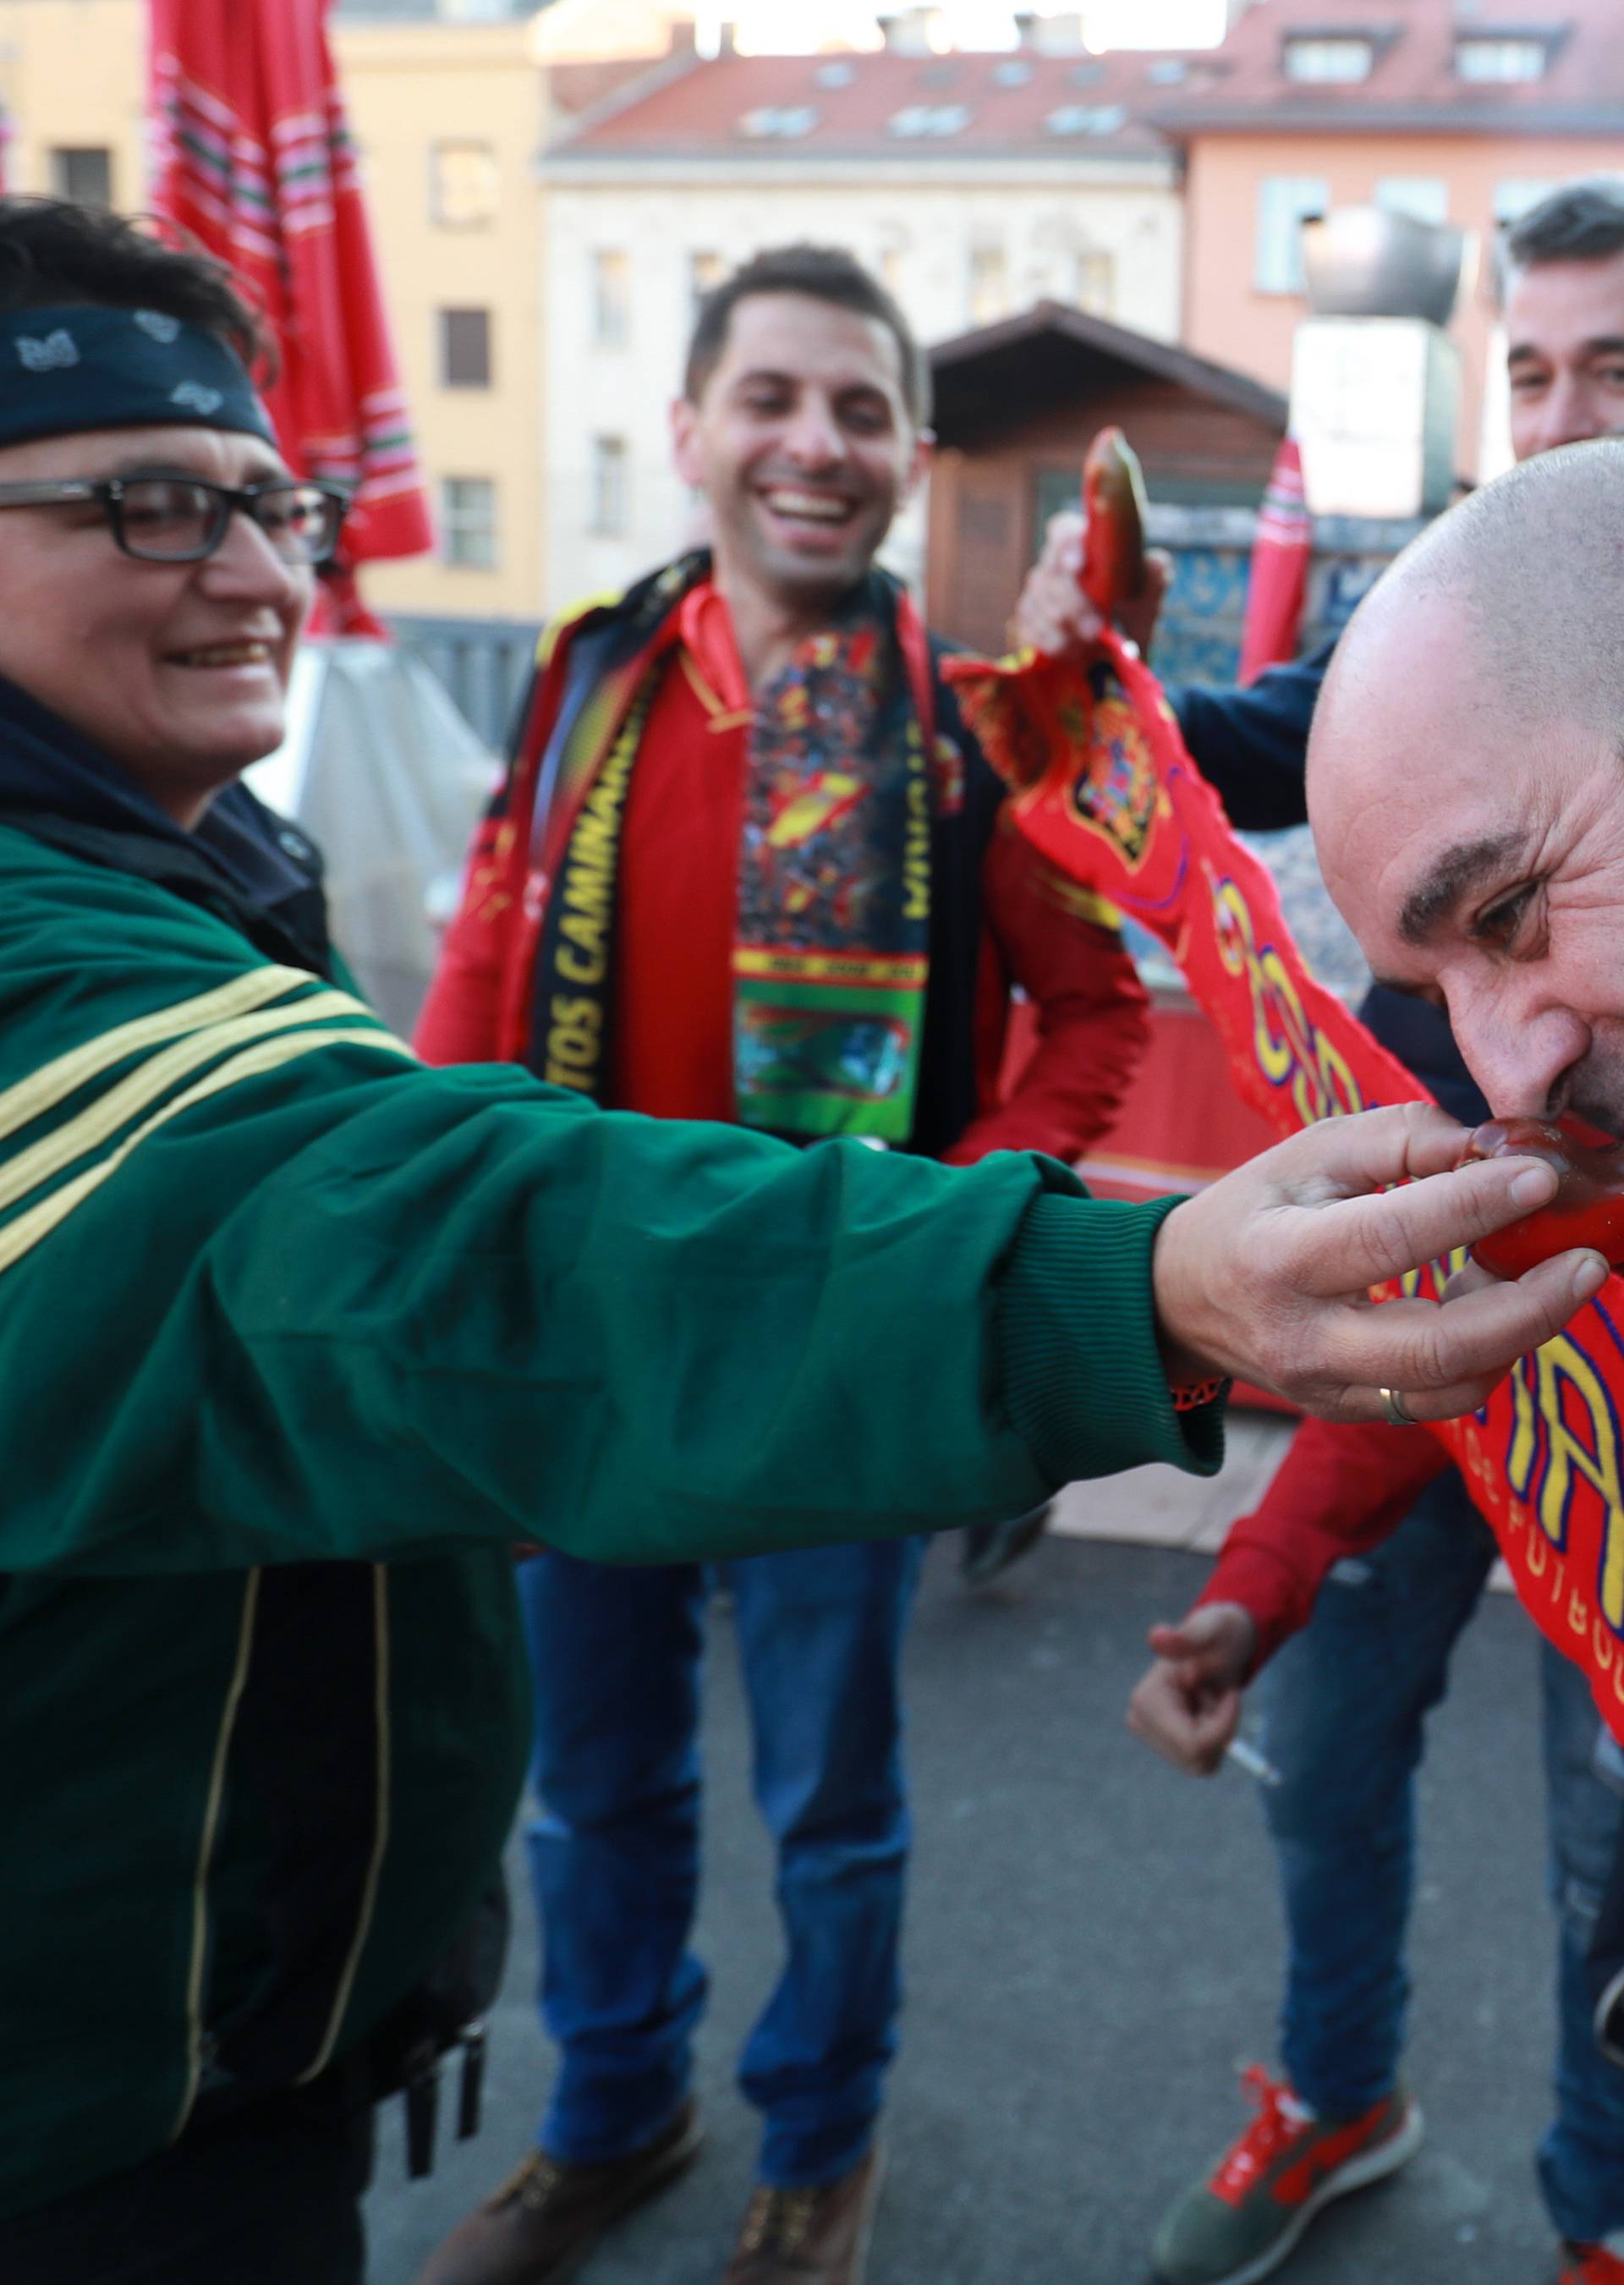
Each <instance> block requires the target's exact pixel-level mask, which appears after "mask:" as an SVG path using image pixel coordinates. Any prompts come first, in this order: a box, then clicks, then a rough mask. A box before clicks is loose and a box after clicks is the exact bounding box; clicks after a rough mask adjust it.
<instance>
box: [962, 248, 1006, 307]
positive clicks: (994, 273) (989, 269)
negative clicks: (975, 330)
mask: <svg viewBox="0 0 1624 2285" xmlns="http://www.w3.org/2000/svg"><path fill="white" fill-rule="evenodd" d="M969 286H970V294H969V300H970V323H971V325H972V326H993V325H996V324H997V323H998V320H999V319H1000V318H1003V317H1007V316H1008V313H1009V265H1008V263H1007V262H1006V261H1005V259H1004V249H1003V247H1001V246H973V247H971V248H970V279H969Z"/></svg>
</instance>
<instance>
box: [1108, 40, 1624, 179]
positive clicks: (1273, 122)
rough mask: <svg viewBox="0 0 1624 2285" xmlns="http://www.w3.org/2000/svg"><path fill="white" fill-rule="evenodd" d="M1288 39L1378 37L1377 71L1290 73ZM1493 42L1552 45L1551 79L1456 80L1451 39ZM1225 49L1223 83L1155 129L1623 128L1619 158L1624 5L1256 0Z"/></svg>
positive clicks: (1171, 103) (1181, 100)
mask: <svg viewBox="0 0 1624 2285" xmlns="http://www.w3.org/2000/svg"><path fill="white" fill-rule="evenodd" d="M1293 35H1306V36H1308V37H1310V38H1321V39H1324V38H1328V37H1343V38H1350V37H1351V38H1360V37H1369V39H1370V40H1371V42H1372V45H1373V49H1374V58H1373V67H1372V69H1371V72H1370V75H1369V78H1368V79H1363V80H1359V81H1355V82H1348V83H1342V82H1302V81H1298V80H1293V79H1291V78H1289V77H1288V76H1287V75H1286V70H1285V60H1284V49H1285V45H1286V43H1287V42H1288V40H1290V39H1291V37H1292V36H1293ZM1496 37H1499V38H1503V39H1529V38H1534V39H1544V40H1546V41H1548V43H1549V45H1548V51H1547V56H1548V60H1547V68H1546V70H1545V73H1544V75H1543V76H1542V77H1541V78H1540V79H1537V80H1529V81H1510V82H1482V81H1469V80H1463V79H1462V78H1460V77H1459V76H1458V75H1457V73H1456V69H1455V44H1456V42H1457V41H1458V40H1463V39H1465V40H1471V39H1495V38H1496ZM1220 53H1221V54H1222V56H1223V57H1224V59H1226V60H1227V62H1228V64H1229V66H1230V69H1229V71H1228V74H1227V75H1226V76H1225V77H1224V79H1223V80H1222V81H1221V82H1219V83H1218V84H1217V85H1215V86H1212V87H1210V88H1208V89H1206V90H1196V89H1190V90H1173V92H1172V94H1170V96H1169V97H1168V99H1167V100H1166V101H1165V102H1164V103H1159V104H1155V105H1152V106H1149V109H1150V115H1151V117H1152V118H1153V119H1154V120H1155V122H1157V124H1158V125H1159V126H1162V127H1164V128H1165V129H1166V130H1167V131H1168V132H1169V133H1171V134H1174V135H1177V136H1180V137H1182V136H1184V135H1187V134H1189V133H1190V132H1192V131H1195V130H1222V129H1228V130H1244V131H1246V132H1249V133H1258V132H1265V133H1267V132H1269V131H1279V132H1291V131H1294V130H1301V129H1302V128H1304V127H1312V128H1315V129H1327V130H1341V131H1345V132H1354V133H1357V132H1358V131H1360V130H1368V131H1373V132H1374V131H1379V130H1385V129H1389V128H1400V129H1403V128H1410V129H1434V130H1450V129H1454V130H1457V131H1468V132H1472V133H1490V134H1494V133H1501V132H1507V133H1518V132H1521V133H1530V134H1532V133H1541V134H1553V133H1554V134H1563V133H1570V134H1615V135H1618V136H1619V137H1620V163H1621V164H1624V0H1366V4H1364V5H1362V6H1361V4H1360V0H1256V4H1255V5H1254V6H1252V7H1251V8H1249V9H1248V10H1247V12H1246V13H1245V14H1244V15H1243V17H1242V18H1241V19H1240V20H1239V22H1238V23H1237V24H1236V26H1235V27H1234V28H1233V29H1232V31H1231V32H1230V35H1229V37H1228V40H1227V41H1226V42H1225V43H1224V46H1223V48H1222V50H1221V51H1220Z"/></svg>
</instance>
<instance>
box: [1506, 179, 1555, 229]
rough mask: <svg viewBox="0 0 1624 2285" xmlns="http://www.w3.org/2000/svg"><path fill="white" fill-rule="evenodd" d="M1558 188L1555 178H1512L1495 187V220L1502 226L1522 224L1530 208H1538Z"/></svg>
mask: <svg viewBox="0 0 1624 2285" xmlns="http://www.w3.org/2000/svg"><path fill="white" fill-rule="evenodd" d="M1556 188H1557V180H1556V177H1553V176H1549V175H1547V176H1543V177H1539V176H1532V175H1519V176H1512V177H1508V179H1507V180H1506V181H1505V182H1503V183H1496V184H1495V221H1496V222H1497V223H1500V224H1502V225H1503V224H1507V223H1513V222H1520V221H1521V219H1522V217H1523V216H1524V215H1526V213H1527V211H1528V209H1529V208H1530V207H1537V206H1538V204H1539V202H1540V200H1542V199H1548V198H1549V196H1550V194H1551V192H1553V191H1554V190H1555V189H1556Z"/></svg>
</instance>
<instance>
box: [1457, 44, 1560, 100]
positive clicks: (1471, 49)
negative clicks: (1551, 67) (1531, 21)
mask: <svg viewBox="0 0 1624 2285" xmlns="http://www.w3.org/2000/svg"><path fill="white" fill-rule="evenodd" d="M1549 61H1550V43H1549V41H1548V40H1545V39H1542V38H1540V37H1539V36H1538V35H1529V34H1524V33H1519V34H1518V35H1517V36H1516V37H1515V38H1510V39H1508V38H1507V37H1506V36H1505V35H1503V34H1500V35H1491V34H1489V33H1485V32H1471V33H1466V34H1463V35H1461V36H1460V37H1458V38H1457V39H1456V41H1455V77H1456V79H1463V80H1468V81H1470V82H1472V83H1473V84H1474V85H1475V86H1479V87H1483V86H1487V87H1510V86H1516V85H1518V83H1520V82H1526V81H1528V80H1536V79H1543V78H1544V76H1545V67H1546V66H1547V64H1549Z"/></svg>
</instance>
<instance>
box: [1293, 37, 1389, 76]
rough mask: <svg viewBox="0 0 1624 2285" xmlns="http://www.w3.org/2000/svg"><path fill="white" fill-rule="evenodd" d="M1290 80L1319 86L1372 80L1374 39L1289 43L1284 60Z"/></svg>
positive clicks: (1339, 39) (1374, 56)
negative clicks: (1370, 78)
mask: <svg viewBox="0 0 1624 2285" xmlns="http://www.w3.org/2000/svg"><path fill="white" fill-rule="evenodd" d="M1282 60H1283V66H1284V69H1285V75H1286V77H1287V78H1288V79H1294V80H1299V81H1303V82H1309V83H1312V84H1314V85H1316V86H1321V87H1324V86H1342V87H1345V86H1348V85H1351V84H1352V83H1353V82H1354V81H1356V80H1361V79H1369V76H1370V74H1371V71H1372V69H1373V68H1374V66H1375V63H1376V46H1375V43H1374V42H1373V41H1371V40H1360V39H1347V38H1338V39H1325V40H1288V41H1287V42H1286V43H1285V51H1284V55H1283V59H1282Z"/></svg>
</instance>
